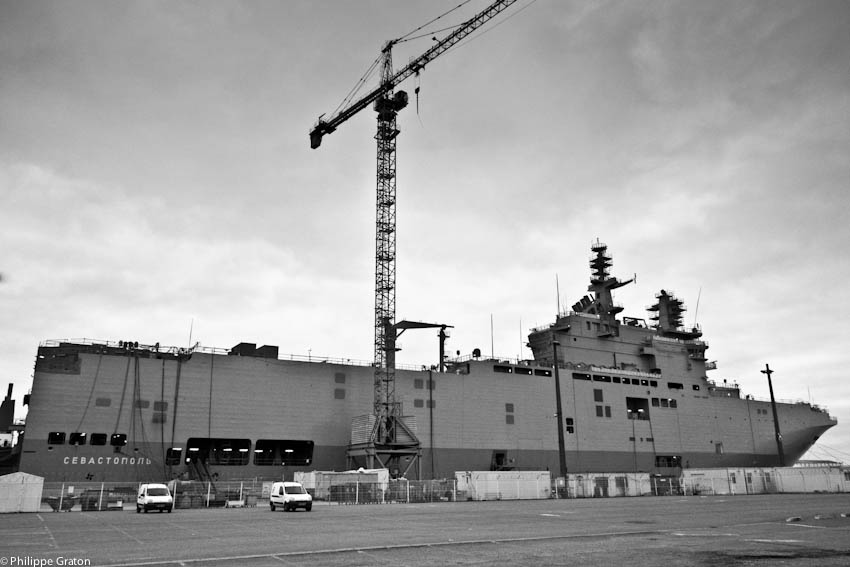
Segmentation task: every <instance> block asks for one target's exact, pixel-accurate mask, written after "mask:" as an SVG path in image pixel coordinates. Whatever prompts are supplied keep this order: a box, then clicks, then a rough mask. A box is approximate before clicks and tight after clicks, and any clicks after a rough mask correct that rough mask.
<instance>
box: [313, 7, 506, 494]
mask: <svg viewBox="0 0 850 567" xmlns="http://www.w3.org/2000/svg"><path fill="white" fill-rule="evenodd" d="M514 2H516V0H497V1H496V2H493V3H492V4H490V5H489V6H488V7H487V8H485V9H484V10H483V11H481V12H479V13H478V14H476V15H475V16H473V17H472V18H470V19H469V20H467V21H465V22H464V23H462V24H461V25H460V26H458V27H457V28H456V29H455V30H454V31H453V32H452V33H450V34H449V35H447V36H446V37H445V38H443V39H442V40H440V41H437V42H436V43H435V44H434V45H432V46H431V48H430V49H428V50H427V51H425V52H424V53H422V54H421V55H419V56H418V57H416V58H414V59H413V60H412V61H411V62H410V63H408V64H407V65H406V66H404V67H403V68H401V69H400V70H398V71H393V64H392V49H393V46H394V45H396V44H397V43H398V42H399V41H400V40H399V39H394V40H390V41H387V42H386V43H385V44H384V46H383V48H382V49H381V56H380V60H381V79H380V84H379V85H378V86H377V87H376V88H374V89H373V90H372V91H371V92H369V93H367V94H366V95H364V96H362V97H361V98H359V99H358V100H356V101H354V102H351V103H350V104H348V105H347V106H346V107H344V108H342V109H341V110H339V111H338V112H336V113H335V114H334V115H332V116H331V117H329V118H327V119H325V118H324V115H321V116H320V117H319V119H318V121H317V123H316V124H315V125H314V126H313V128H312V130H311V131H310V147H311V148H313V149H316V148H318V147H319V146H320V145H321V143H322V138H323V136H325V135H327V134H331V133H332V132H334V131H335V130H336V129H337V128H338V127H339V126H340V125H341V124H342V123H343V122H345V121H346V120H348V119H349V118H351V117H352V116H354V115H355V114H357V113H358V112H360V111H361V110H363V109H364V108H366V107H368V106H369V105H370V104H372V105H373V106H374V109H375V112H377V115H378V129H377V133H376V134H375V140H376V141H377V145H378V160H377V200H376V206H377V213H376V225H375V319H374V323H375V335H374V336H375V341H374V368H375V377H374V386H375V392H374V418H375V419H374V423H373V424H372V425H371V433H370V434H369V437H368V440H367V441H365V442H363V443H355V442H354V439H353V438H352V443H351V445H349V448H348V458H349V459H348V460H349V464H351V463H352V462H354V461H356V459H357V458H358V457H366V463H367V467H368V468H374V465H375V460H376V459H377V461H378V464H380V465H381V466H383V467H386V468H390V469H392V470H394V471H399V472H402V471H401V463H402V462H403V461H404V462H406V463H407V465H406V468H405V470H404V471H403V473H406V472H407V471H408V470H409V469H410V467H411V466H412V465H413V464H414V463H416V464H417V466H419V467H420V468H421V464H420V463H419V461H420V459H419V457H420V455H421V450H420V448H419V440H418V438H417V437H416V435H415V432H413V431H412V430H411V429H410V428H409V427H408V426H407V425H406V424H405V423H404V422H403V421H402V420H401V415H400V414H401V411H400V408H399V404H398V403H397V402H396V398H395V353H396V337H397V334H396V333H397V329H396V325H395V297H396V296H395V257H396V237H395V233H396V137H397V136H398V134H399V130H398V128H397V125H396V116H397V114H398V112H399V111H400V110H402V109H403V108H404V107H406V106H407V102H408V96H407V93H406V92H405V91H403V90H399V91H395V87H396V86H397V85H399V84H400V83H401V82H402V81H404V80H405V79H407V78H408V77H410V76H411V75H414V74H417V73H419V72H420V71H421V70H422V69H423V68H424V67H425V65H427V64H428V63H430V62H431V61H433V60H434V59H436V58H437V57H439V56H440V55H442V54H443V53H445V52H446V51H448V50H449V49H450V48H451V47H452V46H454V45H456V44H457V43H458V42H459V41H461V40H462V39H464V38H465V37H466V36H468V35H469V34H470V33H472V32H473V31H475V30H476V29H478V28H479V27H481V26H482V25H484V24H486V23H487V22H488V21H490V20H491V19H492V18H493V17H495V16H496V15H498V14H499V13H500V12H502V11H503V10H505V9H506V8H508V7H509V6H510V5H511V4H513V3H514ZM419 477H420V478H421V475H419Z"/></svg>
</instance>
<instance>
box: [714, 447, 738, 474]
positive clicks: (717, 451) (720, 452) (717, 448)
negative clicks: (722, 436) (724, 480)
mask: <svg viewBox="0 0 850 567" xmlns="http://www.w3.org/2000/svg"><path fill="white" fill-rule="evenodd" d="M714 452H715V453H717V454H718V455H722V454H723V443H715V444H714ZM734 478H735V475H734V474H733V475H732V479H733V480H732V482H735V480H734Z"/></svg>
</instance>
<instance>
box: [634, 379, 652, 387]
mask: <svg viewBox="0 0 850 567" xmlns="http://www.w3.org/2000/svg"><path fill="white" fill-rule="evenodd" d="M632 383H633V384H634V382H632ZM640 385H641V386H649V380H641V381H640Z"/></svg>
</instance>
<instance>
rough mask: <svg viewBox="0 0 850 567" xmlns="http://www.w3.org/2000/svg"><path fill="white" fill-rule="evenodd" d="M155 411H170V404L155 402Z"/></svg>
mask: <svg viewBox="0 0 850 567" xmlns="http://www.w3.org/2000/svg"><path fill="white" fill-rule="evenodd" d="M153 411H168V402H162V401H160V402H154V403H153Z"/></svg>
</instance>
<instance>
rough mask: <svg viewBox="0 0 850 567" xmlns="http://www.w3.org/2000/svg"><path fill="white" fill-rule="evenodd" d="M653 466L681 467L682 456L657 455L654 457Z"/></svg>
mask: <svg viewBox="0 0 850 567" xmlns="http://www.w3.org/2000/svg"><path fill="white" fill-rule="evenodd" d="M655 466H656V467H659V468H676V467H681V466H682V457H680V456H679V455H658V456H656V457H655Z"/></svg>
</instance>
